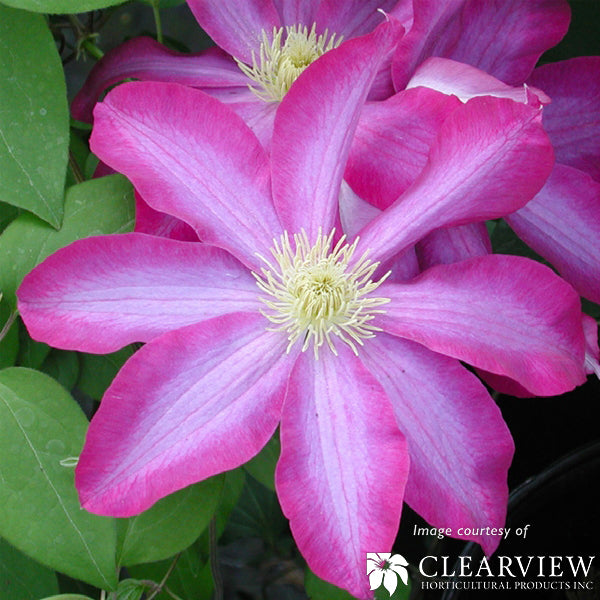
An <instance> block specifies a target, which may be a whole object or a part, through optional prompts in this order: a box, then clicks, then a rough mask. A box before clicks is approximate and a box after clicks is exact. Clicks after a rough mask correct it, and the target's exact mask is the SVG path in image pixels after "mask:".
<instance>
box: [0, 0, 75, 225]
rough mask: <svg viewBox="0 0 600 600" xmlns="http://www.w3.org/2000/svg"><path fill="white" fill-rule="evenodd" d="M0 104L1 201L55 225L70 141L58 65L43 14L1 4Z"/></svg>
mask: <svg viewBox="0 0 600 600" xmlns="http://www.w3.org/2000/svg"><path fill="white" fill-rule="evenodd" d="M7 4H8V3H7ZM24 4H25V3H24ZM18 5H19V3H15V6H18ZM21 8H27V7H26V6H23V7H21ZM0 106H1V107H2V110H1V111H0V174H1V175H0V187H1V188H2V200H3V201H4V202H8V203H9V204H12V205H14V206H19V207H21V208H25V209H27V210H29V211H31V212H33V213H34V214H36V215H37V216H38V217H40V218H41V219H43V220H44V221H46V222H48V223H50V224H51V225H53V226H54V227H58V226H59V225H60V223H61V221H62V217H63V192H64V185H65V174H66V168H67V159H68V146H69V109H68V105H67V90H66V85H65V79H64V75H63V69H62V64H61V61H60V57H59V55H58V52H57V50H56V45H55V43H54V40H53V39H52V35H51V34H50V31H49V30H48V27H47V25H46V22H45V21H44V18H43V17H42V16H41V15H34V14H31V13H28V12H24V11H20V10H14V9H12V8H8V7H7V6H4V5H2V4H0Z"/></svg>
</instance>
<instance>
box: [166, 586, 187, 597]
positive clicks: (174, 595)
mask: <svg viewBox="0 0 600 600" xmlns="http://www.w3.org/2000/svg"><path fill="white" fill-rule="evenodd" d="M164 591H165V592H166V593H167V594H168V595H169V596H171V598H173V600H183V598H181V597H180V596H178V595H177V594H176V593H175V592H172V591H171V590H170V589H169V588H168V587H165V590H164Z"/></svg>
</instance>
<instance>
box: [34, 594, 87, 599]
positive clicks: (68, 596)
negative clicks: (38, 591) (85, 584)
mask: <svg viewBox="0 0 600 600" xmlns="http://www.w3.org/2000/svg"><path fill="white" fill-rule="evenodd" d="M42 600H92V598H90V597H89V596H82V595H81V594H59V595H58V596H48V597H47V598H42Z"/></svg>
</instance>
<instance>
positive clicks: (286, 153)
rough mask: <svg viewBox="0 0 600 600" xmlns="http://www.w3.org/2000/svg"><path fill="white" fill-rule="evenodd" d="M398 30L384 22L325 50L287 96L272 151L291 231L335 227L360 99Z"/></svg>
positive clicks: (276, 192) (277, 198)
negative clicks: (334, 47)
mask: <svg viewBox="0 0 600 600" xmlns="http://www.w3.org/2000/svg"><path fill="white" fill-rule="evenodd" d="M397 35H398V28H397V27H396V24H395V23H391V22H390V23H384V24H382V25H381V26H379V27H378V28H377V29H376V30H375V31H374V32H373V33H372V34H369V35H367V36H364V37H361V38H355V39H353V40H350V41H348V42H346V43H344V44H342V45H341V46H340V47H339V48H336V49H334V50H330V51H329V52H326V53H325V54H324V55H323V56H321V58H319V59H318V60H317V61H315V62H314V63H313V64H312V65H310V67H308V68H307V69H306V70H305V71H304V72H303V73H302V74H301V75H300V77H298V79H297V80H296V81H295V82H294V84H293V85H292V87H291V88H290V90H289V92H288V93H287V94H286V96H285V97H284V98H283V100H282V102H281V104H280V106H279V109H278V110H277V115H276V117H275V131H274V134H273V146H272V151H271V160H272V165H273V200H274V202H275V206H276V207H277V211H278V213H279V215H280V217H281V220H282V223H284V226H285V229H287V230H288V231H289V232H290V233H295V232H299V231H300V230H301V229H302V228H303V229H305V230H306V232H307V234H308V235H309V238H314V237H316V235H317V233H318V231H319V229H322V230H323V231H324V232H328V231H329V230H330V229H331V228H332V226H333V224H334V222H335V217H336V215H337V207H338V194H339V189H340V184H341V181H342V177H343V174H344V165H345V164H346V157H347V155H348V151H349V149H350V144H351V142H352V136H353V133H354V129H355V128H356V124H357V122H358V117H359V114H360V111H361V108H362V104H363V103H364V101H365V98H366V96H367V92H368V90H369V87H370V85H371V82H372V81H373V77H374V76H375V73H376V70H377V66H378V64H379V63H380V62H381V60H382V59H383V58H384V57H385V56H386V55H387V54H389V53H390V52H391V50H392V48H393V46H394V44H395V39H396V36H397Z"/></svg>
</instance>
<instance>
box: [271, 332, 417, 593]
mask: <svg viewBox="0 0 600 600" xmlns="http://www.w3.org/2000/svg"><path fill="white" fill-rule="evenodd" d="M340 346H342V347H341V348H339V356H337V357H336V356H334V355H333V354H332V353H331V352H330V351H329V350H328V349H325V350H324V351H322V352H321V354H320V356H319V359H318V360H314V357H313V356H312V354H311V353H308V352H307V353H305V354H301V355H300V357H299V358H298V360H297V362H296V365H295V367H294V370H293V371H292V375H291V377H290V383H289V390H288V396H287V398H286V401H285V406H284V411H283V416H282V422H281V458H280V459H279V463H278V465H277V470H276V474H275V480H276V488H277V494H278V496H279V500H280V503H281V507H282V509H283V512H284V514H285V515H286V516H287V517H288V519H290V526H291V529H292V533H293V535H294V539H295V540H296V543H297V544H298V548H299V549H300V551H301V552H302V554H303V556H304V557H305V558H306V560H307V562H308V565H309V567H310V568H311V570H312V571H314V572H315V573H316V574H317V575H318V576H319V577H322V578H324V579H326V580H327V581H330V582H331V583H333V584H335V585H337V586H339V587H342V588H344V589H347V590H348V591H350V593H351V594H353V595H354V596H356V597H357V598H364V599H367V598H371V597H372V594H371V593H370V591H369V579H368V577H367V576H366V574H365V572H364V568H365V566H364V565H365V555H366V552H370V551H372V550H373V549H374V548H379V549H380V550H382V551H383V550H388V549H391V546H392V544H393V542H394V538H395V536H396V531H397V529H398V523H399V520H400V512H401V509H402V497H403V494H404V483H405V481H406V477H407V474H408V466H409V461H408V456H407V454H406V445H405V441H404V438H403V436H402V435H401V434H400V432H399V431H398V427H397V425H396V423H395V420H394V415H393V413H392V410H391V406H390V403H389V400H388V399H387V397H386V395H385V393H384V392H383V390H382V388H381V386H380V385H379V384H378V383H377V382H376V381H375V379H374V378H373V376H372V375H371V374H370V373H369V372H368V371H367V369H366V368H365V367H364V366H363V365H362V363H361V362H360V360H359V359H358V358H357V357H355V356H354V354H353V353H352V351H351V350H350V349H349V348H348V347H346V346H345V345H344V344H341V345H340ZM375 415H376V418H374V416H375ZM333 558H335V560H333Z"/></svg>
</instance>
